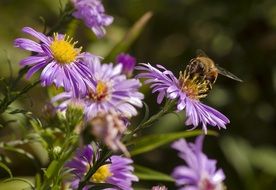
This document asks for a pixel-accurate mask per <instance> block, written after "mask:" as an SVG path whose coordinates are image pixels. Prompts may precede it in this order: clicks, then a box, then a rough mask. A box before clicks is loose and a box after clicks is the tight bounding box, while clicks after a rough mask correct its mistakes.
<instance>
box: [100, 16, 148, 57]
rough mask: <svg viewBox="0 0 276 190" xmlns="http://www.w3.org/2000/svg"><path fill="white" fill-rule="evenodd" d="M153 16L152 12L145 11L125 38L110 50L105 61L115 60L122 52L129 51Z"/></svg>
mask: <svg viewBox="0 0 276 190" xmlns="http://www.w3.org/2000/svg"><path fill="white" fill-rule="evenodd" d="M151 17H152V12H147V13H145V14H144V15H143V16H142V17H141V18H140V19H139V20H138V21H137V22H136V23H135V24H134V25H133V26H132V27H131V29H130V30H129V31H128V32H127V33H126V34H125V36H124V37H123V39H122V40H121V41H120V42H119V43H118V44H117V45H116V46H115V47H114V48H113V49H112V50H111V51H110V52H109V54H108V55H107V56H106V57H105V60H104V61H105V62H109V61H113V60H114V58H115V57H116V56H117V55H118V54H119V53H121V52H125V51H127V49H128V48H129V47H130V45H131V44H132V43H133V42H134V41H135V40H136V39H137V37H138V36H139V35H140V33H141V32H142V30H143V28H144V27H145V25H146V24H147V22H148V21H149V19H150V18H151Z"/></svg>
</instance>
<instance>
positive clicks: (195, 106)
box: [136, 64, 230, 133]
mask: <svg viewBox="0 0 276 190" xmlns="http://www.w3.org/2000/svg"><path fill="white" fill-rule="evenodd" d="M136 68H137V69H138V70H141V71H144V72H143V73H140V74H138V75H137V77H138V78H146V79H147V80H146V81H145V83H146V84H151V86H150V87H151V88H152V92H153V93H155V92H158V97H157V102H158V103H159V104H160V103H161V102H162V101H163V99H164V98H165V97H167V98H169V99H178V102H177V110H178V111H181V110H183V109H185V110H186V116H187V120H186V125H193V126H194V128H196V127H197V126H198V125H200V124H202V128H203V130H204V132H205V133H207V125H208V124H209V125H211V126H217V127H218V128H219V129H220V128H226V126H225V125H226V124H227V123H229V122H230V121H229V119H228V118H227V117H226V116H224V115H223V114H222V113H220V112H219V111H217V110H215V109H213V108H211V107H209V106H207V105H205V104H203V103H201V102H200V99H201V98H203V97H205V95H204V96H203V95H202V94H203V93H204V92H206V91H207V90H209V86H208V85H209V84H208V83H207V82H206V81H204V80H200V79H199V78H196V77H193V78H191V77H190V76H189V73H187V72H184V74H182V73H180V77H179V79H177V78H176V77H175V76H174V74H173V73H172V72H171V71H169V70H167V69H166V68H164V67H163V66H161V65H157V68H155V67H153V66H151V65H150V64H141V66H137V67H136Z"/></svg>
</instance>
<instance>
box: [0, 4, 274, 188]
mask: <svg viewBox="0 0 276 190" xmlns="http://www.w3.org/2000/svg"><path fill="white" fill-rule="evenodd" d="M62 2H63V3H65V2H66V1H65V0H63V1H62ZM103 2H104V5H105V7H106V12H107V13H108V14H110V15H112V16H114V18H115V19H114V23H113V24H112V25H111V26H110V27H108V28H107V35H106V37H104V38H103V39H101V40H97V39H96V38H95V36H94V35H93V33H92V32H91V31H90V30H89V29H87V28H86V27H85V26H84V25H83V24H82V23H79V22H74V23H72V24H71V25H70V26H69V27H68V28H64V29H63V31H62V32H66V31H70V28H72V27H76V25H78V26H79V27H78V28H77V32H76V33H75V34H74V39H75V40H78V41H79V45H81V46H83V47H84V49H86V50H88V51H90V52H91V53H94V54H97V55H100V56H103V57H104V56H105V55H107V53H108V52H109V51H110V50H111V49H112V47H113V46H114V45H115V44H116V43H117V42H118V41H120V39H121V38H122V37H123V35H124V34H125V32H126V31H127V30H128V29H129V28H130V27H131V26H132V25H133V24H134V22H135V21H136V20H138V19H139V18H140V17H141V16H142V15H143V14H144V13H145V12H147V11H152V12H153V13H154V15H153V17H152V19H151V20H150V22H149V23H148V25H147V26H146V27H145V28H144V31H143V32H142V33H141V35H140V37H139V38H138V39H137V40H136V41H135V43H134V44H133V45H132V47H131V48H130V49H131V50H130V51H129V53H130V54H132V55H134V56H136V57H137V61H138V62H149V63H152V64H162V65H164V66H165V67H166V68H168V69H171V70H172V71H173V72H174V73H175V74H176V75H177V74H178V72H179V71H180V70H183V69H184V68H185V66H186V64H187V63H188V61H189V60H190V59H191V58H193V57H195V52H196V50H197V49H202V50H204V51H205V52H206V53H207V55H209V57H211V58H212V59H213V60H214V61H215V62H216V63H218V64H220V66H222V67H224V68H226V69H227V70H229V71H231V72H232V73H234V74H235V75H237V76H239V77H240V78H242V79H243V81H244V82H243V83H239V82H235V81H233V80H231V79H228V78H225V77H223V76H220V77H219V78H218V80H217V82H216V84H215V86H214V88H213V90H212V91H211V93H210V94H209V96H208V97H207V98H206V99H205V100H204V102H206V103H207V104H208V105H210V106H212V107H214V108H216V109H218V110H220V111H221V112H222V113H224V114H225V115H226V116H227V117H228V118H229V119H230V121H231V123H230V124H229V125H228V128H227V130H221V131H219V137H211V136H207V137H206V139H205V140H206V141H205V147H204V150H205V152H206V153H207V154H208V155H209V157H210V158H214V159H217V160H218V166H219V167H221V168H223V170H224V172H225V174H226V180H225V184H226V186H227V189H229V190H235V189H245V190H257V189H261V190H265V189H276V147H275V145H276V138H275V136H276V117H275V116H276V107H275V106H276V98H275V95H276V64H275V63H276V53H275V52H276V1H275V0H263V1H257V0H251V1H250V0H243V1H221V0H208V1H203V0H150V1H149V0H104V1H103ZM59 7H60V5H59V2H58V0H28V1H26V0H1V1H0V24H1V25H0V63H1V69H0V76H1V77H10V76H11V74H12V76H16V74H17V71H18V69H19V67H18V62H19V60H20V59H22V58H24V57H25V56H27V55H28V52H24V51H22V50H19V49H16V48H14V47H13V44H12V43H13V40H14V39H15V38H16V37H22V36H24V35H23V34H22V33H21V28H22V27H24V26H31V27H34V28H36V29H37V30H40V31H42V30H43V28H44V23H43V20H45V23H46V25H47V26H48V27H50V26H52V25H53V24H54V23H55V22H56V21H57V19H58V11H59ZM42 18H43V19H42ZM8 59H10V61H11V67H12V73H11V72H10V69H9V64H8V61H7V60H8ZM34 78H35V77H34ZM34 78H32V79H33V80H34ZM25 83H27V81H25ZM22 85H23V84H22ZM142 90H143V92H145V93H146V103H147V104H148V105H149V107H150V114H154V113H156V112H157V111H158V110H159V109H160V106H159V105H157V103H156V101H155V99H156V96H151V93H150V90H149V88H148V87H143V89H142ZM48 101H49V98H48V96H47V91H46V90H45V89H44V88H41V87H36V88H35V89H33V90H31V91H30V92H29V93H28V94H27V95H26V96H25V97H24V98H22V99H20V101H18V102H15V104H13V106H14V107H22V108H25V109H28V110H30V111H32V112H34V113H37V115H38V116H39V114H40V113H41V109H42V107H43V105H44V104H45V103H47V102H48ZM141 111H143V109H142V110H141ZM141 115H143V114H141ZM178 115H179V117H177V116H176V115H175V114H168V115H167V116H165V117H164V118H162V119H161V120H160V121H159V122H157V123H156V124H155V125H154V126H153V127H151V128H150V129H148V130H147V131H145V132H144V133H167V132H175V131H184V130H186V129H187V128H186V127H185V126H184V124H183V123H184V117H183V115H184V113H179V114H178ZM9 117H11V116H10V115H5V116H3V117H2V118H1V120H6V119H7V118H9ZM18 117H21V116H20V115H17V118H18ZM141 117H142V116H141ZM136 120H138V118H136V119H134V122H136ZM10 126H11V127H9V128H5V129H0V138H1V139H0V140H1V141H4V140H7V139H16V138H20V137H21V136H22V133H26V127H24V117H21V119H17V121H16V122H13V123H11V124H10ZM190 140H192V139H190ZM27 148H28V150H30V151H31V152H33V153H34V155H35V157H36V158H38V160H39V162H40V164H46V162H47V158H45V155H43V154H41V153H40V152H39V151H36V149H35V147H34V146H32V147H27ZM0 151H1V150H0ZM134 159H135V161H136V162H137V164H141V165H145V166H148V167H150V168H153V169H156V170H159V171H162V172H165V173H171V172H172V170H173V168H174V167H175V166H176V165H178V164H182V163H183V162H182V161H181V160H180V159H178V158H177V155H176V152H175V151H174V150H171V149H170V147H169V145H168V146H164V147H162V148H160V149H158V150H154V151H151V152H149V153H147V154H144V155H139V156H136V157H134ZM11 168H12V171H13V173H14V175H15V176H31V175H33V174H34V173H35V171H36V167H35V164H33V163H32V161H30V160H28V159H26V158H24V157H20V156H18V155H14V160H13V164H12V166H11ZM0 175H1V177H5V174H4V172H2V171H1V173H0ZM154 184H165V185H167V186H168V187H169V189H175V186H174V184H173V183H170V182H168V183H165V182H159V181H141V183H139V185H137V187H141V188H142V187H143V188H149V187H150V186H151V185H154Z"/></svg>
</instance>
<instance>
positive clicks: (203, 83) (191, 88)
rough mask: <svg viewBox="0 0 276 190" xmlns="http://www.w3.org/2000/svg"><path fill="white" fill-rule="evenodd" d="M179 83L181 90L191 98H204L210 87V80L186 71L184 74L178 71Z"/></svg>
mask: <svg viewBox="0 0 276 190" xmlns="http://www.w3.org/2000/svg"><path fill="white" fill-rule="evenodd" d="M179 83H180V87H181V90H182V91H183V92H185V93H186V94H187V96H188V97H189V98H191V99H195V100H199V99H201V98H205V97H206V96H207V95H208V92H209V90H210V88H211V86H210V82H209V81H208V80H205V79H204V78H202V77H200V76H199V75H194V76H193V77H192V76H191V75H190V74H189V73H188V72H186V71H184V74H183V73H181V72H180V77H179Z"/></svg>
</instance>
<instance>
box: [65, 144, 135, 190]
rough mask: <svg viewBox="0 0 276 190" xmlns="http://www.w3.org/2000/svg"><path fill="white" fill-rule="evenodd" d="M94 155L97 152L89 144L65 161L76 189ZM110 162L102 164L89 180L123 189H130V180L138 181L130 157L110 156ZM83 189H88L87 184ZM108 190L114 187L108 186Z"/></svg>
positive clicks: (73, 186)
mask: <svg viewBox="0 0 276 190" xmlns="http://www.w3.org/2000/svg"><path fill="white" fill-rule="evenodd" d="M94 155H96V156H97V152H95V150H93V148H92V146H91V145H87V146H85V147H84V148H83V149H79V150H78V151H77V152H76V155H75V157H74V158H73V159H72V160H71V161H69V162H67V163H66V165H65V166H66V167H67V168H68V169H70V171H71V173H72V174H73V178H72V181H71V182H70V183H71V187H72V188H73V189H77V188H78V185H79V182H80V180H81V179H82V177H84V176H85V175H86V173H87V172H88V170H89V168H90V166H91V167H93V160H94V159H96V160H97V158H93V157H94ZM109 161H110V163H109V164H105V165H102V166H101V167H100V168H98V170H97V171H96V172H95V173H94V174H93V175H92V177H91V182H94V183H109V184H113V185H115V186H117V187H119V188H121V189H123V190H132V187H131V185H132V182H134V181H138V178H137V176H135V175H134V174H133V170H134V168H133V166H132V165H131V164H132V163H133V161H132V160H131V159H130V158H124V157H122V156H111V157H110V158H109ZM83 189H84V190H87V189H89V186H88V185H87V186H85V187H84V188H83ZM108 189H109V190H116V189H115V188H108Z"/></svg>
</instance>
